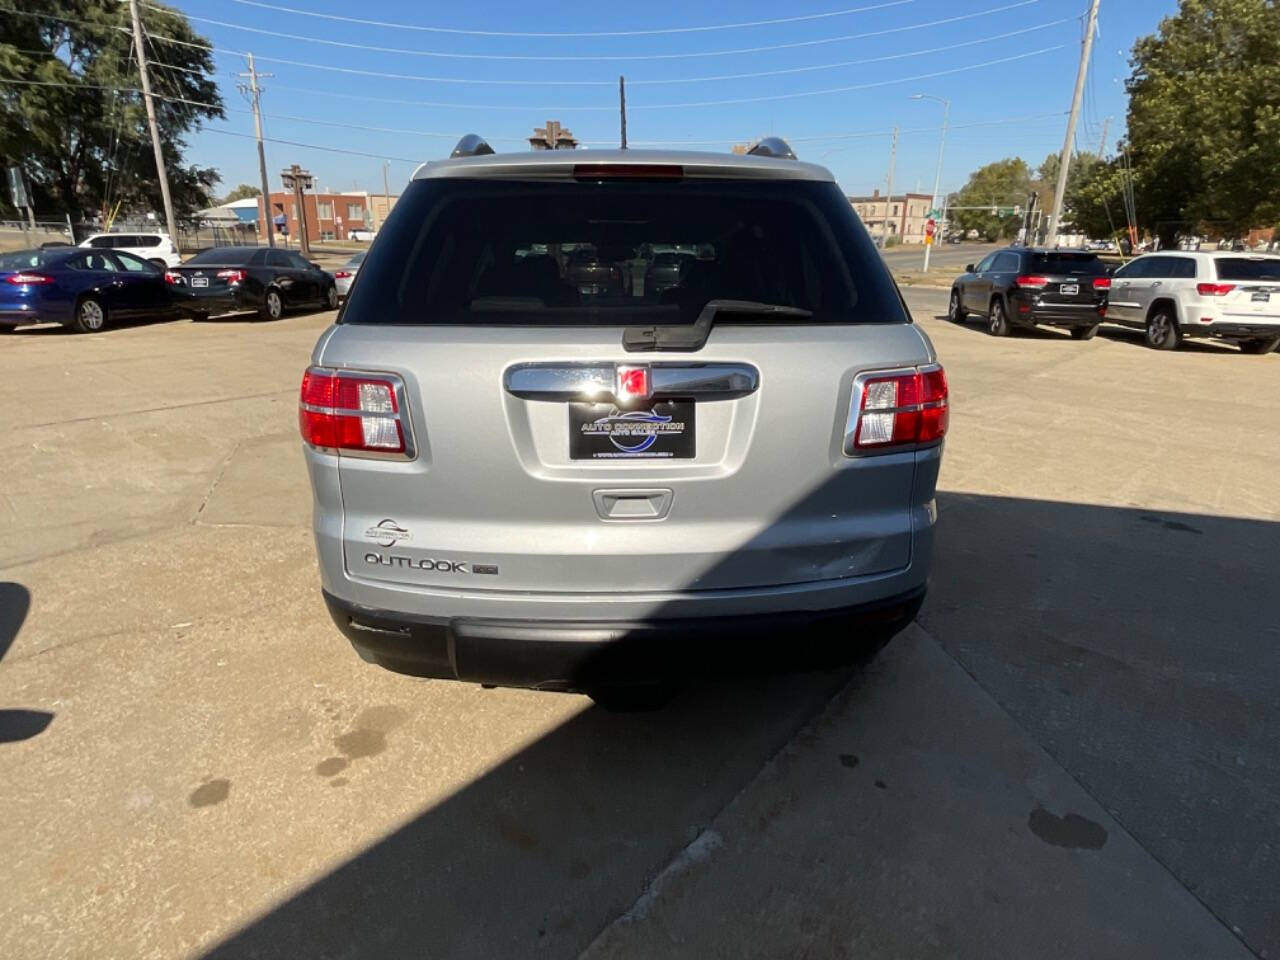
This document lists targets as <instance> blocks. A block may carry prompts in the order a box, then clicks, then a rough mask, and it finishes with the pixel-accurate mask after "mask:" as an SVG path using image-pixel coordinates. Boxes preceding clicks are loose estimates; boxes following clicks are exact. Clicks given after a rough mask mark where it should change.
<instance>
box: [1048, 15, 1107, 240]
mask: <svg viewBox="0 0 1280 960" xmlns="http://www.w3.org/2000/svg"><path fill="white" fill-rule="evenodd" d="M1099 2H1101V0H1091V2H1090V4H1089V18H1088V20H1087V21H1086V23H1085V30H1084V42H1083V43H1081V44H1080V67H1079V69H1078V70H1077V71H1076V92H1075V95H1074V96H1072V98H1071V115H1070V116H1069V117H1067V139H1066V140H1064V141H1063V143H1062V154H1061V155H1060V156H1059V157H1058V186H1057V189H1055V190H1054V191H1053V210H1052V211H1050V213H1049V231H1048V233H1047V234H1046V235H1045V238H1044V242H1045V246H1048V245H1049V244H1051V243H1053V242H1054V241H1055V238H1056V237H1057V236H1058V227H1059V225H1060V223H1061V220H1062V198H1063V196H1064V195H1065V194H1066V192H1067V174H1068V173H1069V172H1070V170H1071V152H1072V148H1073V147H1074V146H1075V142H1076V120H1077V119H1078V118H1079V116H1080V101H1081V100H1083V99H1084V81H1085V78H1086V77H1087V76H1088V75H1089V54H1090V53H1092V52H1093V35H1094V33H1096V32H1097V29H1098V4H1099Z"/></svg>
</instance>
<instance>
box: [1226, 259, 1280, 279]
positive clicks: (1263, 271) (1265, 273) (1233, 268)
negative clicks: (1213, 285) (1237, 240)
mask: <svg viewBox="0 0 1280 960" xmlns="http://www.w3.org/2000/svg"><path fill="white" fill-rule="evenodd" d="M1214 263H1216V264H1217V265H1218V279H1219V280H1280V257H1219V258H1217V259H1216V260H1214Z"/></svg>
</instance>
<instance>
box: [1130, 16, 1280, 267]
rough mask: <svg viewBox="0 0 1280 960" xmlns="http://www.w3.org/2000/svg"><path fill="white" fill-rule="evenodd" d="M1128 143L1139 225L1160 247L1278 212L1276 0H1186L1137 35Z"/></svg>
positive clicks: (1232, 229)
mask: <svg viewBox="0 0 1280 960" xmlns="http://www.w3.org/2000/svg"><path fill="white" fill-rule="evenodd" d="M1131 65H1132V68H1133V72H1132V74H1131V75H1130V77H1129V81H1128V90H1129V111H1128V143H1127V145H1128V149H1129V151H1130V158H1131V163H1132V166H1133V171H1134V184H1133V188H1134V193H1135V199H1136V206H1137V212H1138V218H1139V221H1140V224H1141V225H1142V226H1144V227H1146V228H1148V229H1149V230H1151V232H1153V233H1155V234H1157V235H1158V236H1159V237H1160V240H1161V243H1162V245H1168V244H1170V243H1172V242H1173V241H1174V239H1175V238H1176V236H1177V234H1178V233H1187V232H1196V231H1198V230H1199V229H1200V228H1201V225H1202V224H1204V223H1206V222H1208V223H1211V224H1214V225H1216V226H1217V227H1218V228H1219V229H1221V230H1224V231H1226V232H1227V233H1229V234H1236V235H1238V234H1240V233H1243V232H1244V231H1245V230H1246V229H1248V228H1249V227H1251V226H1256V225H1258V224H1261V223H1270V222H1272V221H1273V220H1275V219H1276V217H1277V216H1280V146H1278V145H1280V5H1278V3H1277V0H1182V3H1181V5H1180V7H1179V10H1178V13H1177V14H1176V15H1175V16H1172V17H1166V18H1165V19H1164V20H1163V21H1161V23H1160V27H1159V30H1158V32H1157V33H1155V34H1153V35H1151V36H1148V37H1143V38H1142V39H1140V40H1138V42H1137V43H1136V44H1135V45H1134V48H1133V57H1132V60H1131Z"/></svg>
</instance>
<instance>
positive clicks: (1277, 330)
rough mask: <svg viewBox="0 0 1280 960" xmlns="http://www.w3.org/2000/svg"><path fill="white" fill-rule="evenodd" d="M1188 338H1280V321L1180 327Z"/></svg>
mask: <svg viewBox="0 0 1280 960" xmlns="http://www.w3.org/2000/svg"><path fill="white" fill-rule="evenodd" d="M1180 329H1181V330H1182V334H1183V336H1186V337H1219V338H1221V339H1223V340H1250V339H1253V338H1254V337H1280V320H1270V321H1266V320H1259V321H1256V322H1254V321H1244V320H1240V321H1236V320H1224V321H1222V322H1216V323H1191V322H1187V323H1183V324H1181V325H1180Z"/></svg>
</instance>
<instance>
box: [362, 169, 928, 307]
mask: <svg viewBox="0 0 1280 960" xmlns="http://www.w3.org/2000/svg"><path fill="white" fill-rule="evenodd" d="M655 268H656V269H655ZM361 270H362V272H361V282H360V284H359V285H358V286H357V287H356V288H355V290H354V292H353V294H352V299H351V302H350V303H349V304H348V306H347V309H346V312H345V313H344V316H343V322H345V323H369V324H387V323H391V324H447V325H457V324H465V325H503V326H507V325H522V326H526V325H540V326H575V325H592V326H611V325H628V324H635V323H646V324H687V323H692V322H693V321H694V320H695V319H696V318H697V316H698V314H699V312H700V311H701V310H702V308H703V307H704V306H705V305H706V303H707V301H708V300H712V299H734V300H749V301H755V302H762V303H769V304H775V305H780V306H787V307H798V308H801V309H803V310H807V311H810V312H811V313H812V315H813V316H812V318H806V319H800V320H797V319H796V318H777V317H771V318H755V322H761V320H764V322H769V323H775V324H776V323H797V322H803V323H863V322H865V323H885V322H905V321H906V320H907V319H908V318H907V315H906V311H905V309H904V307H903V306H902V302H901V300H900V299H899V297H898V295H897V291H896V289H895V288H894V286H893V283H892V280H891V279H890V277H889V275H888V272H887V270H886V269H885V267H884V266H883V264H882V263H881V261H880V257H879V255H878V253H877V251H876V250H875V248H874V246H873V245H872V243H871V241H870V238H869V237H868V236H867V234H866V231H865V229H863V227H862V225H861V224H860V223H859V221H858V220H857V218H856V217H855V216H854V214H853V211H852V209H851V208H850V206H849V202H848V200H847V199H845V197H844V196H843V195H842V194H841V193H840V191H839V189H838V188H837V187H836V186H835V185H834V184H832V183H819V182H814V183H809V182H803V181H784V182H768V181H761V182H754V181H711V182H709V181H706V180H698V181H673V182H652V181H610V180H604V181H587V182H573V181H565V182H559V181H557V182H546V183H538V184H536V185H533V184H530V183H527V182H512V181H501V180H484V179H475V180H465V179H448V178H440V179H431V178H427V179H424V180H417V181H415V182H414V183H412V184H411V185H410V187H409V189H408V190H407V191H406V193H405V195H404V197H403V198H402V199H401V200H400V201H399V202H398V203H397V204H396V206H395V209H394V211H393V212H392V214H391V216H390V218H389V219H388V221H387V223H386V225H385V226H384V228H383V229H382V230H381V231H380V232H379V236H378V238H377V240H376V241H375V243H374V246H373V248H372V249H371V250H370V252H369V255H368V259H367V261H366V262H365V263H364V265H363V266H362V268H361ZM717 322H726V323H728V322H734V323H742V322H750V319H749V318H743V317H737V316H735V317H733V318H731V319H728V318H727V319H725V320H723V321H720V320H718V321H717Z"/></svg>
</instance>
